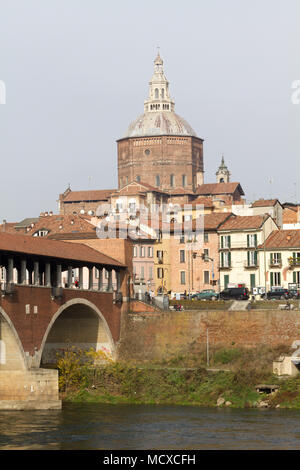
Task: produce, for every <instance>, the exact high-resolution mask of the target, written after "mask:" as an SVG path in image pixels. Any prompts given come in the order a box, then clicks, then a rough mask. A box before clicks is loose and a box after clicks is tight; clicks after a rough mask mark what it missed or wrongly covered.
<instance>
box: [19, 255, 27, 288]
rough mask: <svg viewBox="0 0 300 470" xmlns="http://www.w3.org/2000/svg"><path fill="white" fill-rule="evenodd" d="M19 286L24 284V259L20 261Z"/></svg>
mask: <svg viewBox="0 0 300 470" xmlns="http://www.w3.org/2000/svg"><path fill="white" fill-rule="evenodd" d="M20 284H26V259H22V260H21V273H20Z"/></svg>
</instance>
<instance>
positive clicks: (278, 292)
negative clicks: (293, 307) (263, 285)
mask: <svg viewBox="0 0 300 470" xmlns="http://www.w3.org/2000/svg"><path fill="white" fill-rule="evenodd" d="M292 297H293V295H292V294H291V293H290V291H289V290H288V289H284V288H279V289H272V290H270V291H269V292H267V294H264V298H267V299H268V300H278V299H291V298H292Z"/></svg>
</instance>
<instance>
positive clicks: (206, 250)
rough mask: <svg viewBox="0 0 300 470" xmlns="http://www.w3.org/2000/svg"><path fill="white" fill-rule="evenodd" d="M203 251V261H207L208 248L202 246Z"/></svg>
mask: <svg viewBox="0 0 300 470" xmlns="http://www.w3.org/2000/svg"><path fill="white" fill-rule="evenodd" d="M203 253H204V260H205V261H208V258H209V249H208V248H204V250H203Z"/></svg>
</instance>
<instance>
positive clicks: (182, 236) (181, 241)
mask: <svg viewBox="0 0 300 470" xmlns="http://www.w3.org/2000/svg"><path fill="white" fill-rule="evenodd" d="M179 243H184V235H181V236H180V241H179Z"/></svg>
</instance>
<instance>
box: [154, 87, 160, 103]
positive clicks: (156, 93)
mask: <svg viewBox="0 0 300 470" xmlns="http://www.w3.org/2000/svg"><path fill="white" fill-rule="evenodd" d="M154 93H155V99H156V100H158V93H159V91H158V88H155V92H154Z"/></svg>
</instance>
